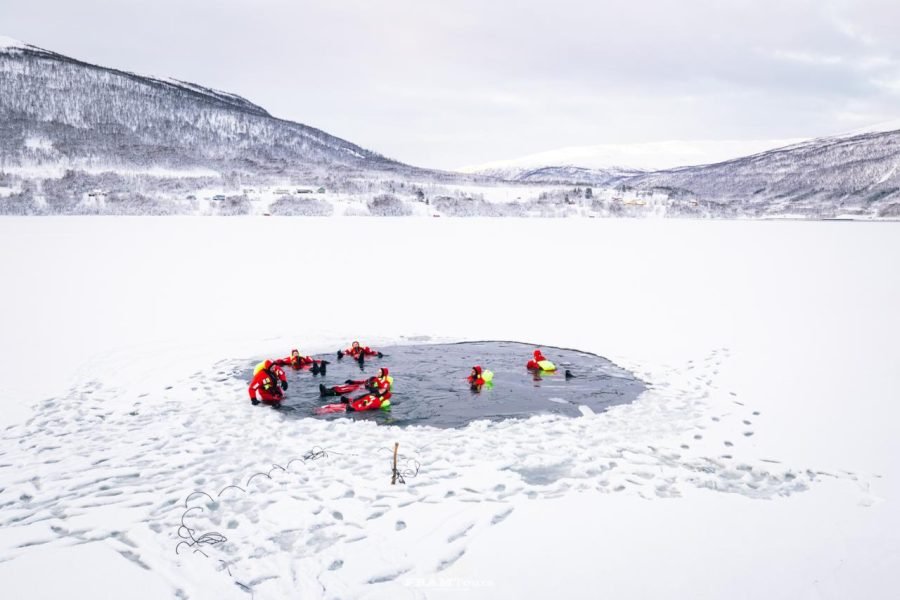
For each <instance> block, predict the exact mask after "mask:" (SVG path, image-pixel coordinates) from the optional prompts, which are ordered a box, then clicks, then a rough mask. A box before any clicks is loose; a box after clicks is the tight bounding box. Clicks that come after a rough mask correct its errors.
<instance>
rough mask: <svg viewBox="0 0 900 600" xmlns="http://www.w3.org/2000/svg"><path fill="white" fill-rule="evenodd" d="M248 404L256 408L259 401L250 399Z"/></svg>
mask: <svg viewBox="0 0 900 600" xmlns="http://www.w3.org/2000/svg"><path fill="white" fill-rule="evenodd" d="M250 404H252V405H253V406H257V405H258V404H259V400H257V399H256V398H252V399H251V400H250Z"/></svg>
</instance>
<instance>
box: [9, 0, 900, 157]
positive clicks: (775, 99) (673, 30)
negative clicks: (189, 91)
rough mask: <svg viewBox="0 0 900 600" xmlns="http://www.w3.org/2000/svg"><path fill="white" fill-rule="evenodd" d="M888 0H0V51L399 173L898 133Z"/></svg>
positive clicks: (896, 5)
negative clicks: (104, 78) (398, 167)
mask: <svg viewBox="0 0 900 600" xmlns="http://www.w3.org/2000/svg"><path fill="white" fill-rule="evenodd" d="M898 23H900V2H897V0H727V1H723V0H677V1H676V0H644V1H643V2H631V1H624V0H623V1H610V0H594V1H586V0H577V1H575V0H553V1H543V2H540V1H537V0H516V1H513V0H502V1H501V0H491V1H487V0H454V1H452V2H449V1H438V0H380V1H377V2H374V1H372V0H315V1H310V0H181V1H173V0H154V1H147V0H29V1H28V2H25V1H16V0H0V35H2V34H5V35H8V36H12V37H14V38H18V39H20V40H23V41H25V42H27V43H30V44H34V45H36V46H40V47H43V48H47V49H49V50H54V51H57V52H60V53H62V54H66V55H69V56H72V57H75V58H79V59H82V60H86V61H88V62H94V63H98V64H102V65H106V66H112V67H117V68H122V69H126V70H131V71H136V72H139V73H145V74H152V75H156V76H160V77H166V76H168V77H175V78H178V79H184V80H187V81H192V82H196V83H200V84H204V85H209V86H212V87H216V88H220V89H223V90H227V91H232V92H235V93H238V94H241V95H242V96H245V97H246V98H248V99H249V100H251V101H253V102H256V103H257V104H260V105H262V106H263V107H264V108H266V109H267V110H269V112H271V113H272V114H274V115H276V116H279V117H283V118H287V119H291V120H296V121H300V122H302V123H306V124H309V125H312V126H315V127H319V128H321V129H324V130H326V131H328V132H329V133H333V134H335V135H338V136H341V137H344V138H346V139H348V140H351V141H353V142H355V143H358V144H361V145H363V146H366V147H368V148H371V149H373V150H376V151H379V152H381V153H383V154H386V155H388V156H390V157H392V158H396V159H399V160H402V161H404V162H408V163H411V164H415V165H419V166H426V167H438V168H456V167H460V166H462V165H472V164H479V163H485V162H491V161H497V160H503V159H509V158H515V157H519V156H523V155H530V154H535V153H539V152H545V151H548V150H553V149H556V148H563V147H581V146H591V145H599V144H602V145H605V146H608V145H611V144H612V145H615V144H636V143H646V142H661V141H668V140H704V141H707V142H708V141H714V140H728V141H729V143H732V144H733V143H734V142H739V141H758V140H781V139H796V138H807V137H814V136H818V135H826V134H833V133H839V132H842V131H846V130H852V129H857V128H859V127H862V126H864V125H867V124H870V123H874V122H878V121H886V120H890V119H896V118H897V117H900V35H897V31H896V28H897V25H898Z"/></svg>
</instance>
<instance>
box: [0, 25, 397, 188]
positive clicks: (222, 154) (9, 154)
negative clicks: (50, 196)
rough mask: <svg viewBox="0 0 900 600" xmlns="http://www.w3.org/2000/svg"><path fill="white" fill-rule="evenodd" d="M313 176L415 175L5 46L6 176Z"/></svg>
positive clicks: (176, 94)
mask: <svg viewBox="0 0 900 600" xmlns="http://www.w3.org/2000/svg"><path fill="white" fill-rule="evenodd" d="M41 167H44V168H50V167H57V168H60V167H62V168H84V169H87V170H89V171H90V170H97V169H107V168H110V169H111V170H131V171H136V172H143V171H144V170H148V169H150V170H156V171H159V170H161V169H162V170H172V171H175V172H191V171H193V172H198V171H199V172H201V173H202V172H207V171H208V172H213V173H220V174H221V173H230V172H235V171H236V172H239V173H240V172H246V173H255V174H281V173H310V172H313V173H314V172H316V171H317V169H318V168H320V167H328V168H329V169H331V170H334V169H337V170H344V171H356V170H377V171H385V170H387V171H395V170H407V169H410V168H408V167H405V166H404V165H401V164H400V163H397V162H395V161H392V160H389V159H387V158H385V157H383V156H381V155H379V154H377V153H375V152H371V151H369V150H366V149H364V148H361V147H359V146H357V145H355V144H352V143H350V142H347V141H345V140H342V139H340V138H337V137H334V136H332V135H329V134H327V133H325V132H323V131H320V130H318V129H315V128H313V127H309V126H307V125H302V124H299V123H293V122H290V121H286V120H282V119H278V118H275V117H273V116H272V115H270V114H269V113H268V112H266V110H265V109H263V108H261V107H260V106H257V105H255V104H253V103H252V102H250V101H248V100H246V99H244V98H241V97H240V96H236V95H234V94H229V93H227V92H220V91H217V90H212V89H208V88H206V87H203V86H200V85H195V84H191V83H186V82H182V81H175V80H164V79H156V78H152V77H144V76H141V75H136V74H134V73H129V72H125V71H118V70H115V69H109V68H105V67H101V66H96V65H92V64H88V63H85V62H81V61H78V60H75V59H72V58H68V57H66V56H62V55H60V54H57V53H54V52H49V51H47V50H43V49H41V48H37V47H34V46H30V45H27V44H23V43H21V42H17V41H16V40H11V39H10V38H3V40H2V41H0V168H4V169H6V170H13V171H14V170H15V169H16V168H18V169H23V168H31V169H40V168H41Z"/></svg>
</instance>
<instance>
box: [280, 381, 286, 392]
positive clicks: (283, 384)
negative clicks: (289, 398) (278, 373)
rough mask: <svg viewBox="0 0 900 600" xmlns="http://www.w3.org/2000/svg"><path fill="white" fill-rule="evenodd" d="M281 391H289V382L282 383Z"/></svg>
mask: <svg viewBox="0 0 900 600" xmlns="http://www.w3.org/2000/svg"><path fill="white" fill-rule="evenodd" d="M281 389H283V390H285V391H287V381H282V382H281Z"/></svg>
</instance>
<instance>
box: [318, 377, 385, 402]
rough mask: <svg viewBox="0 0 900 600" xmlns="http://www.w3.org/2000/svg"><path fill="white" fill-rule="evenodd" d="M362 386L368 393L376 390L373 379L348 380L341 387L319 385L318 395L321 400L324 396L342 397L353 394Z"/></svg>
mask: <svg viewBox="0 0 900 600" xmlns="http://www.w3.org/2000/svg"><path fill="white" fill-rule="evenodd" d="M363 386H365V388H366V389H367V390H369V391H375V390H377V389H378V385H377V384H376V383H375V378H374V377H369V378H368V379H348V380H346V381H345V382H344V384H343V385H334V386H331V387H330V388H328V387H325V386H324V385H323V384H321V383H320V384H319V395H320V396H322V397H323V398H324V397H325V396H343V395H344V394H350V393H352V392H355V391H356V390H358V389H359V388H361V387H363Z"/></svg>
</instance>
